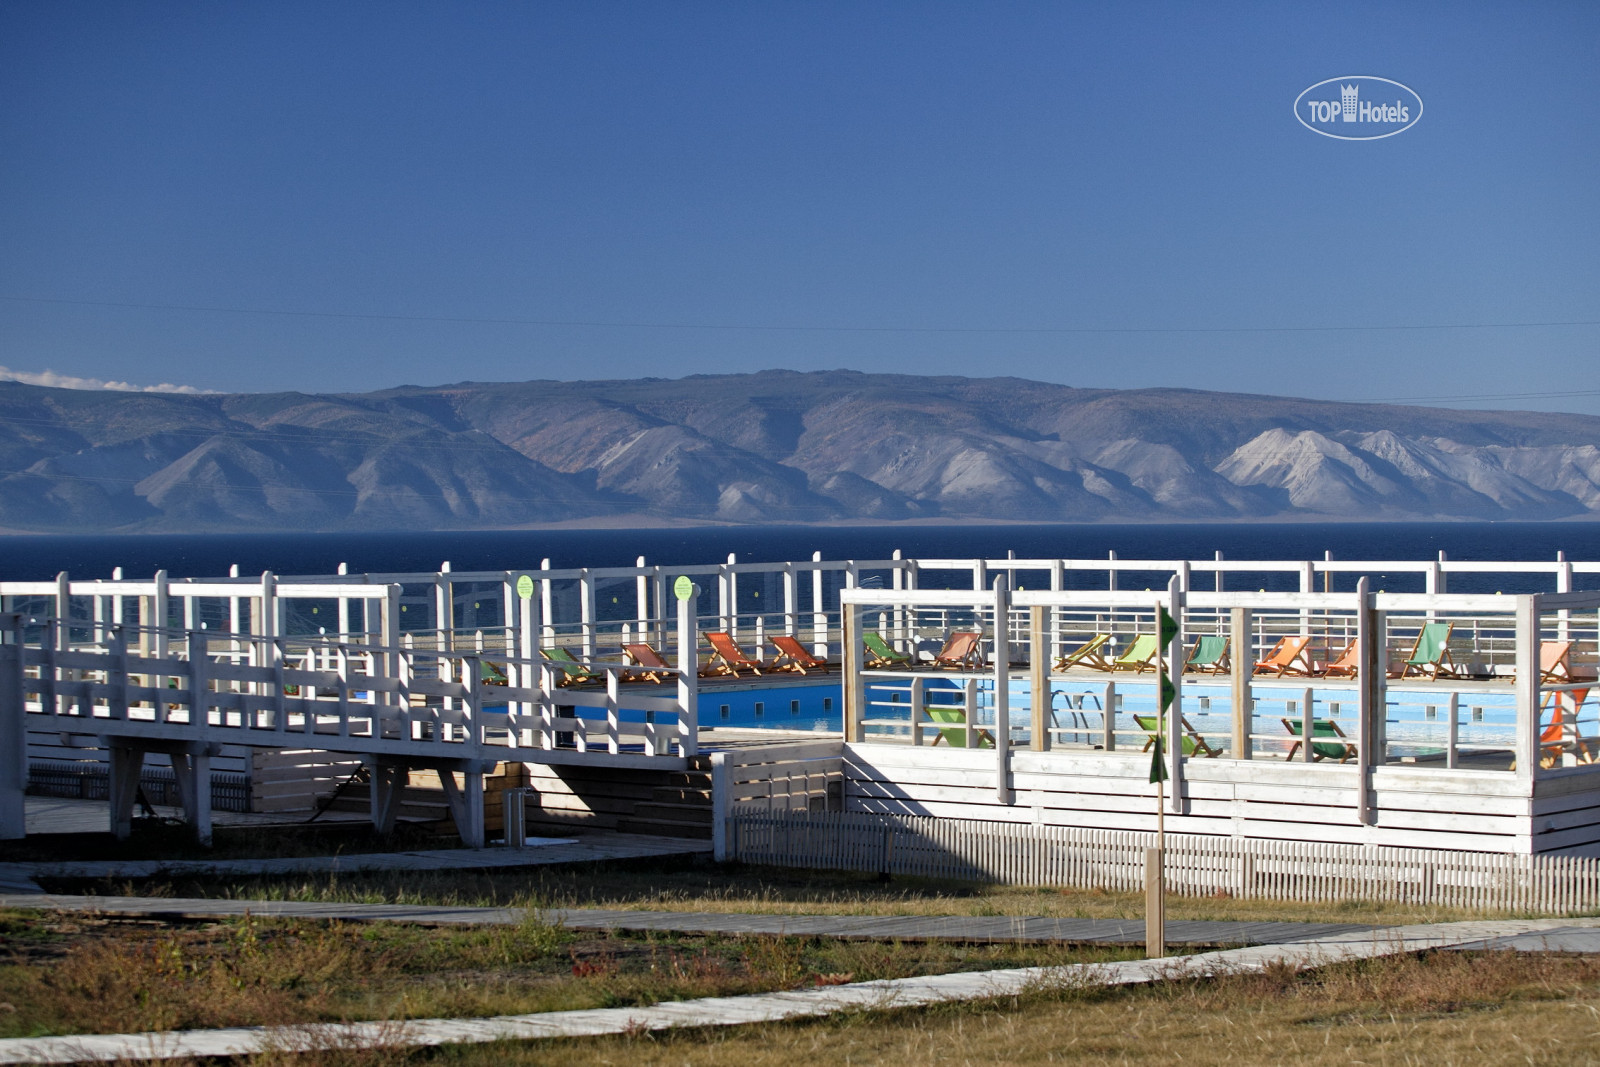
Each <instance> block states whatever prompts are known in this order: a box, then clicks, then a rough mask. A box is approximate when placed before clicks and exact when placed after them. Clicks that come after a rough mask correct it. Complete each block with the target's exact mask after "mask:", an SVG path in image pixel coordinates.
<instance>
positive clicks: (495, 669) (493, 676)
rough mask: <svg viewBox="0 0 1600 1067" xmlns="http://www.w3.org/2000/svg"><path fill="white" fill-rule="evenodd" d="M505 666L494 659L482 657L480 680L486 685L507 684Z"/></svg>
mask: <svg viewBox="0 0 1600 1067" xmlns="http://www.w3.org/2000/svg"><path fill="white" fill-rule="evenodd" d="M506 680H507V679H506V671H505V667H503V666H502V665H501V664H498V663H495V662H493V661H492V660H486V659H480V660H479V661H478V681H480V682H482V683H483V684H484V685H505V684H506Z"/></svg>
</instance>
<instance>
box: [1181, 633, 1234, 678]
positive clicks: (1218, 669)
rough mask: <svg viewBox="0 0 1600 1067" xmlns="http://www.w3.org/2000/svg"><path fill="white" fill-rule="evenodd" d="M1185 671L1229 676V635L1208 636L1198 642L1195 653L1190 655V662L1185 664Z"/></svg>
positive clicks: (1195, 644)
mask: <svg viewBox="0 0 1600 1067" xmlns="http://www.w3.org/2000/svg"><path fill="white" fill-rule="evenodd" d="M1183 669H1184V670H1186V671H1197V672H1198V673H1200V674H1227V673H1228V671H1229V669H1230V668H1229V663H1228V637H1227V635H1226V634H1207V635H1206V636H1204V637H1201V638H1199V639H1198V640H1196V641H1195V643H1194V651H1192V652H1190V653H1189V662H1187V663H1185V664H1184V666H1183Z"/></svg>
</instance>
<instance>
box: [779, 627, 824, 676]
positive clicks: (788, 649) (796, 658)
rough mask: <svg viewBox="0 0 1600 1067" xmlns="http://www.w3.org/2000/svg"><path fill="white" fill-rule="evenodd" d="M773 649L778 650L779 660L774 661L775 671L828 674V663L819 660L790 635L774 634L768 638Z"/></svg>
mask: <svg viewBox="0 0 1600 1067" xmlns="http://www.w3.org/2000/svg"><path fill="white" fill-rule="evenodd" d="M768 640H770V641H771V642H772V647H773V648H775V649H777V650H778V658H777V659H775V660H773V661H772V669H773V670H775V671H797V672H799V673H800V674H806V673H807V672H809V671H816V672H817V673H818V674H827V673H828V661H827V660H823V659H818V658H817V657H816V656H813V655H812V654H811V653H809V652H807V651H806V646H804V645H802V644H801V643H800V642H799V641H798V640H796V639H795V638H794V637H792V636H790V635H789V634H774V635H773V636H771V637H770V638H768Z"/></svg>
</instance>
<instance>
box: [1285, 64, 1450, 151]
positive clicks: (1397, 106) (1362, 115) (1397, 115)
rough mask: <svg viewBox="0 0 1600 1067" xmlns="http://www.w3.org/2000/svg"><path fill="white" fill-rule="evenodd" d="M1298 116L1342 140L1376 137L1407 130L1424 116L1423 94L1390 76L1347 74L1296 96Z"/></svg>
mask: <svg viewBox="0 0 1600 1067" xmlns="http://www.w3.org/2000/svg"><path fill="white" fill-rule="evenodd" d="M1294 117H1295V118H1296V119H1298V120H1299V121H1300V125H1302V126H1304V127H1305V128H1306V129H1308V130H1310V131H1311V132H1312V133H1320V134H1322V136H1324V137H1337V138H1338V139H1339V140H1341V141H1376V140H1379V139H1381V138H1384V137H1393V136H1394V135H1395V134H1397V133H1404V132H1405V131H1406V130H1409V129H1410V128H1411V127H1413V126H1415V125H1416V124H1417V120H1418V119H1420V118H1421V117H1422V97H1420V96H1418V95H1417V93H1416V91H1415V90H1414V89H1411V88H1410V87H1408V86H1405V85H1401V84H1400V83H1399V82H1397V81H1391V80H1389V79H1388V78H1374V77H1372V76H1370V75H1366V74H1346V75H1344V76H1343V77H1341V78H1329V79H1328V80H1327V81H1320V82H1318V83H1317V84H1315V85H1313V86H1311V88H1309V89H1307V90H1306V91H1305V92H1303V93H1301V94H1300V95H1299V96H1297V97H1295V101H1294Z"/></svg>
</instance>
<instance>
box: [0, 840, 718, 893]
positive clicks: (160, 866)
mask: <svg viewBox="0 0 1600 1067" xmlns="http://www.w3.org/2000/svg"><path fill="white" fill-rule="evenodd" d="M544 840H545V841H546V842H547V843H544V844H539V845H530V846H528V847H527V848H441V849H422V850H418V851H414V852H371V853H359V852H356V853H347V854H345V855H340V856H289V857H280V858H276V859H239V860H221V859H219V860H52V861H50V862H37V863H3V864H0V882H6V881H12V880H15V879H16V878H17V877H18V876H21V877H25V878H91V879H100V878H113V879H120V878H154V877H156V876H158V875H168V876H170V875H195V876H199V877H235V878H248V877H254V876H256V875H274V874H331V873H339V874H350V873H353V872H356V871H475V870H489V869H498V868H515V867H540V866H545V865H547V864H555V863H600V862H604V861H606V860H628V859H649V858H652V857H655V856H686V855H695V854H699V853H710V851H711V842H709V841H698V840H693V839H689V838H681V837H654V836H651V835H648V834H622V833H604V834H598V833H597V834H585V835H583V836H582V837H563V838H546V839H544Z"/></svg>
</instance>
